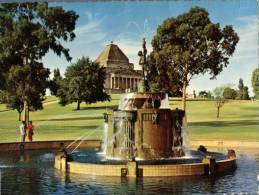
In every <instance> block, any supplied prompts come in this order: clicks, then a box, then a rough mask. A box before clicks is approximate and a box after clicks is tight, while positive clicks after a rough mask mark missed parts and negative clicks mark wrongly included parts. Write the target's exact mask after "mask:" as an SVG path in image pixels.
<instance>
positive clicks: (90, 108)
mask: <svg viewBox="0 0 259 195" xmlns="http://www.w3.org/2000/svg"><path fill="white" fill-rule="evenodd" d="M117 108H118V105H109V106H105V105H104V106H91V107H82V108H81V109H80V110H104V109H112V110H114V109H117ZM80 110H76V109H74V110H73V111H80Z"/></svg>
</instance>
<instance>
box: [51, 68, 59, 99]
mask: <svg viewBox="0 0 259 195" xmlns="http://www.w3.org/2000/svg"><path fill="white" fill-rule="evenodd" d="M61 81H62V76H61V74H60V71H59V69H58V68H57V69H54V71H53V79H52V80H50V81H49V89H50V92H51V95H55V96H56V95H57V92H58V90H59V89H60V86H61Z"/></svg>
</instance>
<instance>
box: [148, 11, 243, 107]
mask: <svg viewBox="0 0 259 195" xmlns="http://www.w3.org/2000/svg"><path fill="white" fill-rule="evenodd" d="M238 41H239V37H238V35H237V33H236V32H235V31H234V30H233V28H232V26H230V25H227V26H225V27H223V28H222V27H221V26H220V24H219V23H213V22H211V20H210V18H209V13H208V12H207V11H206V10H205V9H203V8H200V7H194V8H191V9H190V10H189V11H188V12H186V13H184V14H181V15H179V16H177V17H172V18H168V19H166V20H165V21H164V22H163V23H162V24H161V25H160V26H159V27H158V29H157V32H156V35H155V36H154V38H153V40H152V46H153V51H152V52H151V54H150V55H149V58H148V59H149V62H148V67H147V68H148V77H149V82H150V83H151V85H152V84H153V83H154V82H155V83H157V82H158V83H160V86H168V89H169V90H176V89H177V88H181V91H182V100H183V109H184V110H185V109H186V88H187V86H188V84H189V82H190V80H191V79H192V78H193V77H194V76H195V75H199V74H205V73H209V74H210V75H211V79H214V78H216V76H217V75H218V74H219V73H220V72H221V71H222V70H223V68H224V67H226V66H227V65H228V63H229V57H230V56H231V55H232V54H233V52H234V51H235V46H236V44H237V43H238Z"/></svg>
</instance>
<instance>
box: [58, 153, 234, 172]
mask: <svg viewBox="0 0 259 195" xmlns="http://www.w3.org/2000/svg"><path fill="white" fill-rule="evenodd" d="M233 152H234V151H233V150H231V153H232V154H234V153H233ZM223 156H224V158H223ZM55 168H57V169H59V170H61V171H63V172H68V173H82V174H88V175H100V176H120V177H161V176H162V177H163V176H194V175H215V174H222V173H227V172H231V171H233V170H235V169H236V158H235V155H231V156H229V155H223V154H221V153H216V152H207V153H206V154H204V155H203V156H200V157H199V158H198V157H197V158H171V159H160V160H151V161H147V160H133V161H125V160H121V161H119V160H117V161H116V160H113V161H112V160H110V161H109V160H106V161H100V162H97V163H92V162H80V161H74V160H72V161H70V160H68V159H66V157H65V156H63V155H57V156H56V158H55Z"/></svg>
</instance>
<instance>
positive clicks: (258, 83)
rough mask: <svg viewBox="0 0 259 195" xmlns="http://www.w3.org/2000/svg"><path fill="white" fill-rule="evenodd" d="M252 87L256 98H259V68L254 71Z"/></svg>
mask: <svg viewBox="0 0 259 195" xmlns="http://www.w3.org/2000/svg"><path fill="white" fill-rule="evenodd" d="M252 87H253V92H254V96H255V98H256V99H259V68H256V69H255V70H254V71H253V73H252Z"/></svg>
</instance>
